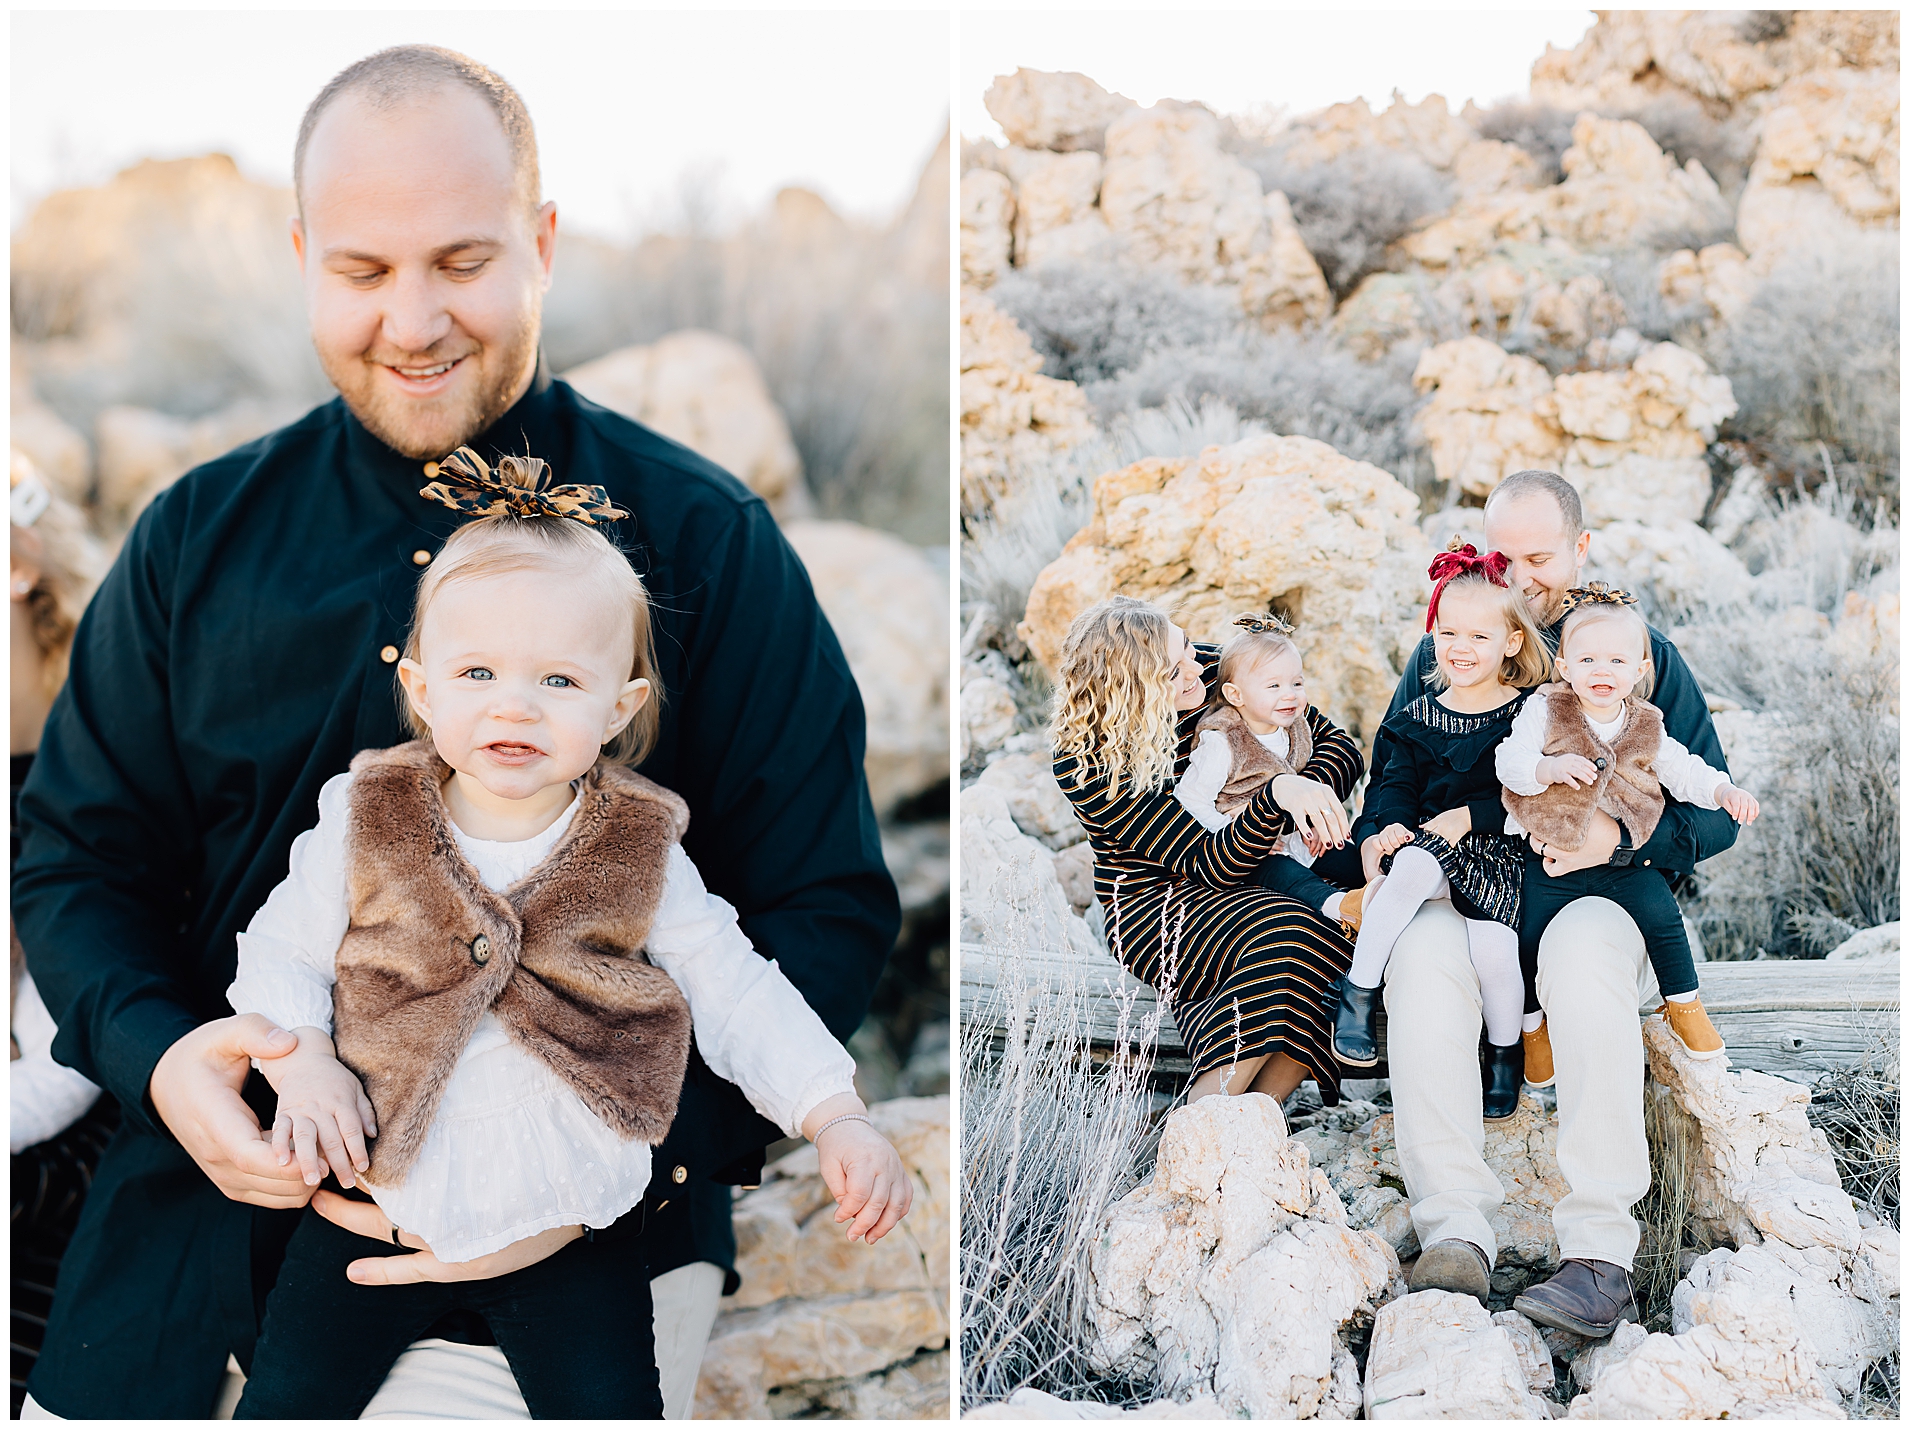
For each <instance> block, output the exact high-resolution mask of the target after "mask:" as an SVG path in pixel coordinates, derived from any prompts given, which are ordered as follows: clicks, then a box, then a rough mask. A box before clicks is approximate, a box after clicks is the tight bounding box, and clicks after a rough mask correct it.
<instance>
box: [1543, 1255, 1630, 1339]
mask: <svg viewBox="0 0 1910 1430" xmlns="http://www.w3.org/2000/svg"><path fill="white" fill-rule="evenodd" d="M1512 1309H1513V1310H1515V1311H1517V1312H1519V1313H1520V1314H1521V1315H1523V1316H1525V1317H1526V1318H1527V1319H1528V1320H1532V1321H1537V1322H1538V1323H1539V1324H1540V1325H1541V1326H1552V1327H1554V1328H1556V1329H1558V1330H1561V1331H1576V1332H1577V1333H1578V1334H1579V1335H1581V1336H1590V1337H1592V1338H1593V1339H1594V1340H1601V1339H1603V1338H1604V1337H1606V1336H1609V1335H1610V1334H1611V1333H1612V1332H1613V1331H1614V1330H1616V1329H1617V1327H1618V1323H1619V1322H1620V1321H1635V1320H1637V1319H1638V1303H1637V1302H1636V1301H1635V1300H1634V1299H1633V1298H1632V1289H1631V1273H1630V1272H1629V1271H1627V1270H1625V1268H1624V1267H1622V1266H1620V1265H1618V1264H1617V1263H1615V1262H1611V1261H1592V1260H1590V1259H1588V1258H1582V1257H1577V1256H1574V1257H1571V1258H1569V1259H1567V1260H1565V1261H1563V1262H1561V1263H1559V1269H1558V1270H1557V1271H1556V1272H1554V1273H1553V1275H1552V1279H1551V1280H1550V1281H1546V1282H1543V1283H1541V1284H1540V1285H1537V1286H1528V1287H1526V1289H1525V1290H1524V1291H1523V1292H1521V1293H1520V1294H1519V1295H1518V1296H1517V1297H1516V1298H1514V1300H1513V1302H1512Z"/></svg>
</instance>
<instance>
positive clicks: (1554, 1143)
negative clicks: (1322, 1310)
mask: <svg viewBox="0 0 1910 1430" xmlns="http://www.w3.org/2000/svg"><path fill="white" fill-rule="evenodd" d="M1377 1112H1378V1109H1376V1108H1372V1107H1370V1105H1368V1106H1367V1107H1365V1108H1361V1107H1360V1105H1358V1104H1352V1105H1349V1106H1348V1107H1347V1108H1345V1109H1342V1110H1341V1111H1340V1113H1339V1115H1338V1116H1337V1117H1336V1118H1334V1119H1333V1121H1338V1122H1341V1123H1344V1122H1349V1121H1357V1122H1358V1124H1359V1125H1358V1126H1356V1127H1355V1128H1353V1129H1351V1130H1350V1131H1339V1130H1336V1129H1334V1128H1333V1126H1332V1123H1331V1122H1328V1123H1327V1124H1326V1125H1325V1126H1316V1127H1315V1128H1314V1129H1311V1130H1309V1131H1307V1132H1303V1133H1301V1134H1300V1137H1301V1138H1302V1140H1304V1141H1305V1142H1306V1143H1307V1144H1308V1145H1309V1147H1310V1150H1311V1151H1312V1155H1313V1157H1314V1160H1315V1162H1316V1163H1317V1165H1319V1166H1321V1167H1322V1168H1324V1169H1325V1171H1326V1175H1327V1178H1328V1180H1329V1181H1330V1182H1331V1183H1332V1184H1333V1188H1334V1190H1335V1191H1337V1192H1338V1193H1339V1194H1340V1197H1341V1198H1342V1200H1343V1201H1344V1202H1345V1204H1346V1210H1347V1219H1348V1221H1349V1222H1351V1223H1353V1224H1354V1225H1370V1226H1373V1227H1374V1229H1375V1230H1378V1231H1380V1232H1381V1233H1382V1234H1383V1235H1387V1236H1388V1239H1389V1240H1392V1241H1393V1242H1394V1244H1395V1245H1396V1246H1403V1247H1406V1248H1408V1249H1411V1250H1416V1249H1417V1240H1416V1239H1414V1240H1408V1237H1410V1235H1411V1221H1410V1219H1409V1218H1408V1219H1406V1220H1405V1221H1404V1222H1403V1224H1402V1223H1401V1222H1400V1221H1399V1220H1398V1219H1399V1218H1401V1217H1403V1216H1404V1213H1405V1199H1404V1197H1403V1196H1401V1195H1400V1193H1399V1192H1398V1190H1397V1188H1399V1187H1403V1186H1404V1185H1405V1183H1404V1181H1403V1180H1402V1178H1401V1174H1400V1168H1399V1155H1398V1153H1397V1152H1396V1151H1395V1149H1394V1146H1393V1118H1392V1114H1391V1113H1387V1114H1385V1115H1376V1114H1377ZM1485 1159H1486V1165H1487V1166H1488V1167H1490V1168H1491V1169H1492V1172H1493V1175H1494V1176H1496V1177H1497V1178H1498V1179H1499V1185H1500V1186H1501V1187H1503V1188H1504V1189H1505V1200H1504V1201H1503V1202H1502V1203H1501V1204H1500V1205H1499V1208H1498V1210H1497V1211H1495V1212H1494V1213H1493V1214H1492V1234H1493V1236H1494V1237H1495V1238H1496V1239H1497V1241H1498V1243H1499V1255H1498V1258H1497V1260H1496V1261H1495V1262H1494V1263H1493V1277H1494V1284H1495V1285H1497V1286H1499V1287H1500V1289H1502V1290H1517V1289H1521V1288H1522V1287H1523V1286H1524V1285H1525V1283H1526V1282H1528V1281H1530V1280H1531V1279H1532V1278H1533V1277H1534V1276H1536V1275H1539V1274H1541V1273H1543V1272H1545V1271H1547V1270H1549V1269H1550V1268H1552V1267H1554V1266H1557V1265H1558V1238H1557V1236H1556V1234H1555V1233H1554V1232H1553V1230H1552V1208H1553V1207H1554V1206H1556V1205H1557V1204H1558V1200H1559V1198H1561V1197H1563V1196H1564V1195H1565V1192H1566V1187H1565V1179H1564V1178H1563V1177H1562V1176H1561V1175H1560V1173H1559V1165H1558V1118H1557V1117H1556V1116H1555V1115H1554V1114H1552V1113H1549V1112H1546V1111H1545V1110H1544V1109H1543V1108H1541V1107H1539V1106H1538V1105H1537V1104H1536V1103H1534V1102H1533V1101H1532V1100H1531V1099H1530V1098H1529V1097H1528V1098H1524V1099H1521V1101H1520V1103H1519V1106H1518V1110H1517V1111H1516V1112H1514V1113H1513V1115H1512V1116H1511V1117H1508V1118H1506V1119H1504V1120H1503V1121H1498V1122H1488V1123H1487V1124H1486V1125H1485ZM1387 1193H1392V1196H1390V1197H1388V1196H1387V1195H1386V1194H1387ZM1395 1207H1397V1208H1398V1210H1397V1211H1396V1210H1394V1208H1395ZM1402 1254H1404V1253H1402Z"/></svg>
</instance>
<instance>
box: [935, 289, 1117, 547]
mask: <svg viewBox="0 0 1910 1430" xmlns="http://www.w3.org/2000/svg"><path fill="white" fill-rule="evenodd" d="M961 391H962V514H963V516H964V517H975V516H979V515H981V514H983V513H985V512H987V511H989V510H990V509H991V508H992V507H993V506H994V504H995V502H996V501H997V499H999V498H1000V497H1002V496H1004V495H1005V494H1007V493H1009V492H1012V491H1014V490H1016V489H1017V488H1019V487H1020V486H1021V485H1022V484H1023V482H1024V481H1025V480H1026V479H1027V477H1028V476H1029V474H1030V473H1031V472H1033V471H1035V470H1037V469H1046V468H1048V467H1049V466H1050V465H1051V464H1052V463H1053V462H1054V461H1055V460H1056V459H1057V458H1058V457H1059V456H1060V455H1061V454H1062V453H1064V452H1066V451H1068V450H1070V449H1071V448H1074V447H1076V446H1079V445H1080V444H1081V443H1083V442H1086V441H1088V440H1090V439H1091V438H1093V437H1094V435H1095V429H1094V423H1093V421H1092V420H1091V419H1090V417H1089V415H1088V402H1087V399H1086V398H1085V397H1083V396H1082V394H1081V389H1080V388H1079V387H1076V386H1075V385H1074V384H1073V383H1072V382H1063V381H1061V380H1060V379H1059V378H1053V377H1043V376H1042V375H1041V358H1040V357H1039V356H1038V355H1037V354H1036V352H1035V349H1034V344H1033V343H1031V342H1029V341H1028V335H1027V334H1026V333H1024V332H1022V331H1021V329H1020V328H1018V327H1016V326H1015V324H1014V321H1013V320H1012V319H1010V318H1009V317H1008V316H1007V315H1006V314H1005V313H1003V312H1002V311H1001V310H1000V309H998V308H996V307H995V305H994V304H993V303H991V302H989V301H988V299H986V298H985V297H982V296H981V295H980V294H978V293H972V292H965V293H963V294H962V378H961Z"/></svg>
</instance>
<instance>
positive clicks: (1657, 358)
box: [1413, 338, 1737, 527]
mask: <svg viewBox="0 0 1910 1430" xmlns="http://www.w3.org/2000/svg"><path fill="white" fill-rule="evenodd" d="M1413 383H1414V386H1416V387H1417V388H1419V390H1420V391H1422V392H1429V393H1431V394H1432V401H1431V402H1429V403H1428V404H1427V405H1426V407H1425V408H1424V409H1423V410H1422V411H1421V413H1420V415H1419V417H1418V418H1417V421H1418V423H1419V426H1420V430H1421V431H1422V432H1423V433H1424V434H1425V437H1426V442H1427V445H1428V446H1429V447H1430V448H1431V449H1432V459H1433V470H1434V471H1435V472H1436V473H1437V474H1438V475H1439V477H1440V478H1441V480H1444V481H1451V482H1457V483H1458V484H1459V486H1460V489H1461V490H1462V491H1466V492H1468V493H1471V494H1473V495H1478V496H1483V495H1485V494H1487V493H1489V492H1490V491H1491V490H1492V489H1493V488H1494V487H1495V486H1497V485H1498V484H1499V483H1500V482H1501V481H1502V480H1504V479H1505V478H1506V477H1507V476H1509V475H1510V474H1511V473H1513V472H1515V471H1519V470H1521V469H1522V468H1526V467H1541V468H1546V469H1549V470H1551V471H1556V472H1560V473H1562V474H1563V475H1564V476H1565V478H1566V480H1568V481H1570V482H1571V483H1572V484H1573V485H1574V486H1576V487H1577V488H1578V489H1579V493H1580V495H1581V497H1582V498H1583V499H1584V503H1585V519H1586V521H1587V523H1588V524H1589V525H1591V526H1594V527H1596V526H1603V525H1604V524H1606V523H1607V522H1612V521H1640V522H1644V523H1647V524H1651V525H1666V524H1669V523H1672V522H1680V521H1684V522H1693V521H1696V520H1697V519H1698V518H1699V517H1700V516H1702V515H1703V514H1704V510H1705V507H1706V506H1707V505H1708V503H1709V502H1710V498H1711V471H1710V468H1709V466H1708V465H1707V464H1706V462H1705V456H1704V454H1705V449H1706V447H1707V446H1709V444H1710V443H1711V441H1712V439H1713V438H1714V437H1716V435H1717V427H1718V423H1720V422H1721V421H1723V420H1724V419H1725V418H1726V417H1729V416H1730V415H1731V414H1732V413H1734V412H1736V411H1737V402H1736V400H1735V399H1734V398H1733V397H1732V395H1731V383H1730V379H1728V378H1726V377H1723V376H1721V375H1719V374H1716V373H1713V372H1712V371H1711V370H1710V369H1709V368H1708V367H1706V366H1705V363H1704V359H1703V358H1701V357H1699V356H1698V355H1697V354H1696V353H1694V352H1692V351H1690V350H1689V349H1687V348H1681V347H1679V346H1678V345H1677V344H1675V343H1654V344H1653V345H1651V346H1650V347H1649V348H1647V349H1646V350H1645V351H1644V352H1643V353H1642V354H1641V355H1640V356H1639V357H1638V358H1637V359H1636V360H1635V361H1633V362H1632V364H1631V365H1630V367H1629V368H1627V369H1624V370H1622V371H1617V372H1576V373H1567V374H1565V375H1564V376H1562V377H1560V378H1558V379H1557V380H1556V381H1554V380H1553V379H1552V378H1551V377H1550V375H1549V374H1547V373H1546V371H1545V369H1544V368H1542V367H1540V366H1539V365H1538V364H1537V363H1535V362H1533V361H1532V360H1531V359H1530V358H1523V357H1518V356H1515V355H1512V354H1509V353H1506V352H1505V351H1504V350H1503V349H1501V348H1499V347H1498V346H1497V345H1496V344H1494V343H1489V342H1487V341H1486V340H1485V339H1483V338H1462V339H1460V340H1459V341H1457V342H1451V343H1441V344H1439V345H1438V346H1437V347H1432V348H1428V349H1427V350H1426V351H1425V352H1424V353H1423V354H1421V356H1420V359H1419V364H1418V366H1417V367H1416V368H1415V370H1414V373H1413Z"/></svg>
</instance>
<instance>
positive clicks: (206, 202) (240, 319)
mask: <svg viewBox="0 0 1910 1430" xmlns="http://www.w3.org/2000/svg"><path fill="white" fill-rule="evenodd" d="M294 207H295V205H294V203H293V198H292V193H291V190H289V189H279V188H274V187H271V186H269V185H266V184H258V183H254V182H252V181H251V180H249V179H247V178H245V177H244V176H242V175H241V174H240V173H239V170H238V167H237V166H236V165H235V164H234V163H233V162H232V160H231V159H229V158H227V157H226V156H225V155H223V154H208V155H205V156H203V157H200V158H194V159H169V160H158V159H148V160H145V161H144V162H142V163H140V164H137V165H135V166H133V167H132V168H130V169H127V170H125V171H123V172H122V173H120V174H118V175H117V176H115V177H114V178H113V179H112V180H111V181H110V182H108V183H106V184H103V185H101V186H99V187H97V188H88V189H67V190H63V191H61V192H59V193H56V194H53V195H51V196H50V197H48V198H47V199H45V200H44V201H43V202H41V203H40V204H39V206H38V207H36V208H35V209H34V210H33V212H32V214H31V215H30V216H29V217H28V218H27V220H26V222H25V223H23V224H22V225H20V227H19V228H18V229H16V230H15V232H14V235H13V247H12V255H13V260H12V261H13V266H12V295H13V330H14V333H15V336H16V339H17V340H18V343H19V347H18V349H17V352H18V355H19V356H21V357H23V358H24V359H25V361H26V363H27V366H28V367H29V368H30V370H31V371H32V374H33V379H34V385H35V387H36V388H37V389H38V391H39V394H40V396H41V397H42V398H43V399H44V400H45V401H46V402H47V403H48V404H50V405H51V406H52V407H53V408H54V410H55V411H57V412H59V413H60V415H61V416H62V417H63V418H64V419H65V420H66V421H67V422H69V423H71V424H73V425H74V426H76V427H78V428H80V429H81V430H86V429H88V428H90V427H91V426H92V425H93V421H94V419H95V418H96V417H97V416H98V415H99V413H100V412H101V411H102V410H104V409H105V408H107V407H110V406H113V405H115V404H123V405H131V406H137V407H146V408H152V409H156V410H159V411H164V412H169V413H174V414H178V415H181V416H197V415H200V414H204V413H207V412H212V411H216V410H218V409H221V408H224V407H228V406H230V405H232V404H234V403H236V402H240V401H244V400H248V399H249V400H252V401H256V402H264V403H287V404H293V405H301V404H302V405H310V404H311V403H313V402H318V401H323V400H324V399H326V398H328V397H330V396H331V389H330V386H329V384H327V383H326V381H325V379H324V375H323V373H322V371H321V370H320V368H319V365H318V361H317V358H316V357H315V356H314V355H313V352H312V345H311V339H310V337H309V336H308V332H307V325H306V322H305V308H304V299H303V295H302V293H301V290H300V287H299V276H298V264H297V261H296V258H295V256H294V254H293V252H292V244H291V239H290V237H289V236H288V233H287V221H288V220H289V219H290V218H291V216H292V213H293V210H294ZM301 410H302V408H301Z"/></svg>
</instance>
